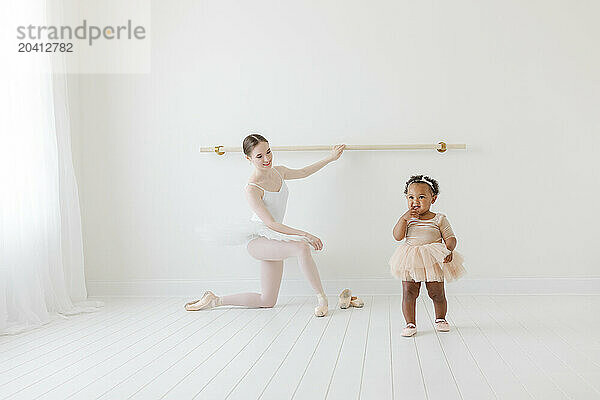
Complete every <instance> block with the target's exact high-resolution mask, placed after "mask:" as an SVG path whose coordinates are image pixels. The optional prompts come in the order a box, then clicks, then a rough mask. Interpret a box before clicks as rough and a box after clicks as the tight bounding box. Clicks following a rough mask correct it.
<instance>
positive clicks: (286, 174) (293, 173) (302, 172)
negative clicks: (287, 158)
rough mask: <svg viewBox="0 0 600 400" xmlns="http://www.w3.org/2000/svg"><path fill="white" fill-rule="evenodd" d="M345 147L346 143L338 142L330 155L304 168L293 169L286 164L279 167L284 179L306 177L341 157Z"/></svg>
mask: <svg viewBox="0 0 600 400" xmlns="http://www.w3.org/2000/svg"><path fill="white" fill-rule="evenodd" d="M345 148H346V145H345V144H338V145H336V146H335V147H334V148H333V150H332V151H331V154H330V155H329V156H327V157H325V158H324V159H322V160H321V161H317V162H316V163H314V164H311V165H309V166H307V167H304V168H300V169H291V168H287V167H284V166H278V167H277V169H278V171H280V172H281V174H282V175H283V179H302V178H306V177H307V176H310V175H312V174H314V173H315V172H317V171H318V170H320V169H321V168H323V167H324V166H326V165H327V164H329V163H330V162H332V161H335V160H337V159H338V158H340V156H341V155H342V153H343V152H344V149H345Z"/></svg>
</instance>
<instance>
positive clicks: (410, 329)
mask: <svg viewBox="0 0 600 400" xmlns="http://www.w3.org/2000/svg"><path fill="white" fill-rule="evenodd" d="M415 333H417V326H416V325H415V324H412V323H411V324H406V327H405V328H404V329H402V333H401V335H402V336H404V337H411V336H413V335H414V334H415Z"/></svg>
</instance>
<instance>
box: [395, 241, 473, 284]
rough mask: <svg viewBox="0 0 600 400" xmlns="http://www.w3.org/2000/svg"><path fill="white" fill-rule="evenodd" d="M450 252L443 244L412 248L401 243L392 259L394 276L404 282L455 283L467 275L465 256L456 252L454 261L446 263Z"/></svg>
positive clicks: (453, 256)
mask: <svg viewBox="0 0 600 400" xmlns="http://www.w3.org/2000/svg"><path fill="white" fill-rule="evenodd" d="M448 254H450V250H448V249H447V248H446V246H445V245H444V244H443V243H429V244H422V245H418V246H411V245H408V244H406V243H400V245H398V248H397V249H396V251H395V252H394V254H393V255H392V257H390V261H389V263H390V269H391V272H392V275H394V277H396V278H397V279H402V280H403V281H415V282H443V281H444V280H446V281H453V280H455V279H458V278H460V277H461V276H462V275H464V274H465V273H466V270H465V268H464V267H463V262H464V258H463V256H462V255H461V254H460V253H458V252H456V251H454V252H453V254H452V261H450V262H449V263H444V258H446V256H447V255H448Z"/></svg>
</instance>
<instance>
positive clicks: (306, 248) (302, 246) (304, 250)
mask: <svg viewBox="0 0 600 400" xmlns="http://www.w3.org/2000/svg"><path fill="white" fill-rule="evenodd" d="M297 243H298V244H296V251H297V252H298V256H310V245H309V244H308V243H306V242H297Z"/></svg>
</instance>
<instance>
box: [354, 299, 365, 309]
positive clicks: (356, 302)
mask: <svg viewBox="0 0 600 400" xmlns="http://www.w3.org/2000/svg"><path fill="white" fill-rule="evenodd" d="M350 305H351V306H352V307H356V308H363V306H364V305H365V302H364V301H362V299H359V298H358V297H356V296H352V298H351V299H350Z"/></svg>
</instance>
